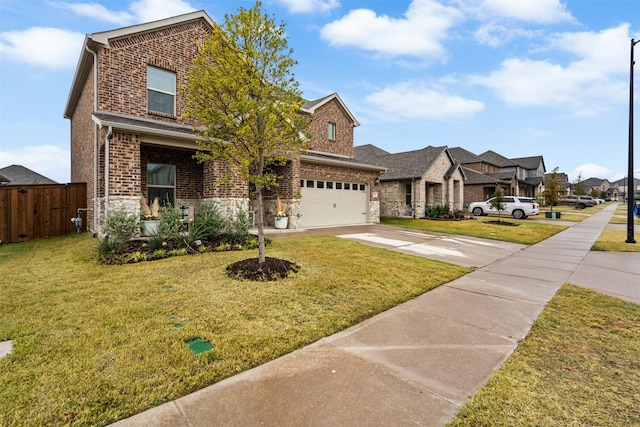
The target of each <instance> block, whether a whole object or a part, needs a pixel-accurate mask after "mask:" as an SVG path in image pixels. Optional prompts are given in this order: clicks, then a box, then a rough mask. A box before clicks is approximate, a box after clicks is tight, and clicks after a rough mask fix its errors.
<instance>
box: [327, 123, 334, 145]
mask: <svg viewBox="0 0 640 427" xmlns="http://www.w3.org/2000/svg"><path fill="white" fill-rule="evenodd" d="M327 138H329V141H335V140H336V124H335V123H329V124H328V125H327Z"/></svg>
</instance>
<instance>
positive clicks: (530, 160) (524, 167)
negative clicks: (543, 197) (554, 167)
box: [478, 150, 546, 197]
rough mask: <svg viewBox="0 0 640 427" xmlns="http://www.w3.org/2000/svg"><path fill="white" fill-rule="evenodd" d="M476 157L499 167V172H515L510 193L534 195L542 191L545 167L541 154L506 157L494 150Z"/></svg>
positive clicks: (525, 195) (526, 195)
mask: <svg viewBox="0 0 640 427" xmlns="http://www.w3.org/2000/svg"><path fill="white" fill-rule="evenodd" d="M478 157H480V158H482V159H484V160H485V161H486V162H488V163H491V164H494V165H497V166H499V167H500V172H501V173H505V172H509V173H510V172H513V173H514V174H515V178H516V180H515V187H511V193H510V194H511V195H513V196H524V197H536V196H537V195H539V194H540V193H542V192H543V191H544V174H545V172H546V168H545V165H544V159H543V158H542V156H532V157H518V158H514V159H508V158H506V157H504V156H502V155H500V154H498V153H496V152H494V151H491V150H489V151H486V152H484V153H482V154H479V155H478Z"/></svg>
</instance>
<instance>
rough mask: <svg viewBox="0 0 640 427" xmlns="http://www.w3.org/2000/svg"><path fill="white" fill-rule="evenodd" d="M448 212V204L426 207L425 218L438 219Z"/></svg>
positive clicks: (449, 209)
mask: <svg viewBox="0 0 640 427" xmlns="http://www.w3.org/2000/svg"><path fill="white" fill-rule="evenodd" d="M450 211H451V208H450V207H449V205H448V204H444V205H433V206H427V218H440V217H441V216H442V215H449V212H450Z"/></svg>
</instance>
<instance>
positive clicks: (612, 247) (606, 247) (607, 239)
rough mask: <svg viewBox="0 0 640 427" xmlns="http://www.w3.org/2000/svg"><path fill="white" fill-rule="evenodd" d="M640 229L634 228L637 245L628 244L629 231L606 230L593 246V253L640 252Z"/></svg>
mask: <svg viewBox="0 0 640 427" xmlns="http://www.w3.org/2000/svg"><path fill="white" fill-rule="evenodd" d="M639 228H640V227H637V226H634V230H633V231H634V233H633V237H634V239H635V241H636V243H626V242H625V240H627V230H614V229H611V228H605V229H604V230H603V231H602V234H600V237H598V240H596V242H595V243H594V244H593V246H591V250H592V251H612V252H640V229H639Z"/></svg>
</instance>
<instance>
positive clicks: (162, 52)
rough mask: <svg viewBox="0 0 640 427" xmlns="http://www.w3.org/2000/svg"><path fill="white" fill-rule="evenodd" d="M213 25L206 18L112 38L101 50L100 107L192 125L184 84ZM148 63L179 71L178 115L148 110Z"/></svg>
mask: <svg viewBox="0 0 640 427" xmlns="http://www.w3.org/2000/svg"><path fill="white" fill-rule="evenodd" d="M209 32H210V29H209V28H208V25H206V24H205V23H204V21H191V22H186V23H184V24H181V25H178V26H175V27H170V28H164V29H161V30H157V31H153V32H149V33H146V34H142V35H136V36H133V37H127V38H124V39H120V40H114V41H112V42H111V46H110V49H105V48H101V49H100V51H99V53H98V64H99V68H98V69H99V72H98V80H99V83H98V85H99V87H100V91H99V95H98V106H99V110H103V111H112V112H116V113H122V114H128V115H132V116H137V117H143V118H147V119H153V120H160V121H165V122H170V123H177V124H182V125H188V126H192V125H195V121H193V120H192V119H185V118H183V117H181V115H182V114H183V113H184V111H185V102H184V97H183V96H181V94H180V92H181V90H180V87H181V86H182V85H186V83H187V71H188V70H189V68H190V66H191V63H192V61H193V58H194V57H195V55H196V54H197V52H198V46H197V44H196V42H197V41H203V40H204V38H205V37H206V35H207V34H209ZM147 65H153V66H156V67H159V68H162V69H165V70H168V71H172V72H175V73H176V92H177V94H176V115H175V117H166V116H163V115H158V114H153V113H148V112H147V84H146V82H147Z"/></svg>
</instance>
